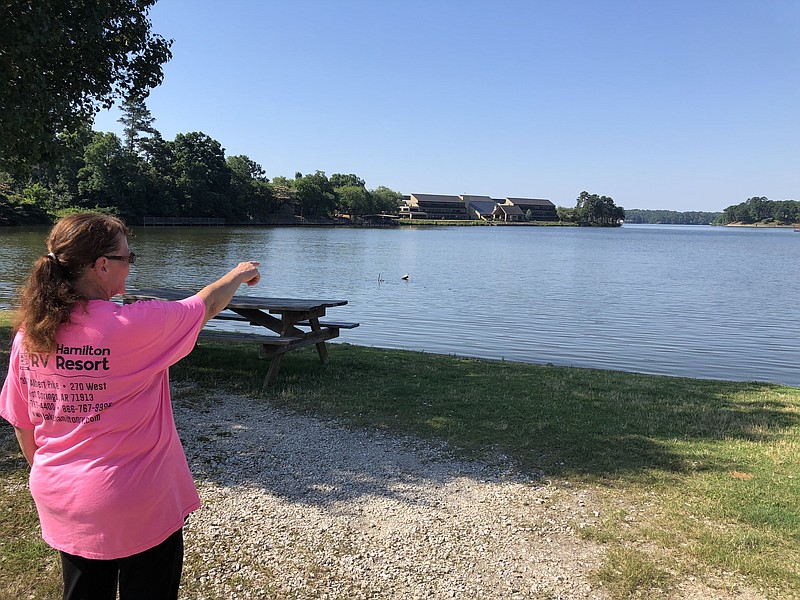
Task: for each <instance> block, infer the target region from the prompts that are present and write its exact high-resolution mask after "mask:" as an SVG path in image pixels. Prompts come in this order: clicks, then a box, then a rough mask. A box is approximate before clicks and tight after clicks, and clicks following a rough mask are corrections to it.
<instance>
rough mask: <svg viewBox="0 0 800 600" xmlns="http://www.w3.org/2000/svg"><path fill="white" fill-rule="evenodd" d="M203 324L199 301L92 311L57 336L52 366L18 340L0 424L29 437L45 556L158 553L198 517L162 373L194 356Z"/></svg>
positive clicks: (101, 304)
mask: <svg viewBox="0 0 800 600" xmlns="http://www.w3.org/2000/svg"><path fill="white" fill-rule="evenodd" d="M204 314H205V305H204V304H203V301H202V300H201V299H200V298H199V297H198V296H192V297H190V298H187V299H186V300H182V301H180V302H162V301H155V300H153V301H146V302H135V303H133V304H128V305H123V306H120V305H118V304H114V303H112V302H105V301H102V300H91V301H89V303H88V305H87V312H86V313H84V311H83V310H82V309H81V308H77V309H76V310H75V312H74V313H73V315H72V319H73V322H74V324H69V325H63V326H62V327H61V328H60V330H59V333H58V336H57V339H56V341H57V347H56V351H55V353H53V354H50V355H47V354H45V355H39V354H29V353H27V352H26V351H25V349H24V348H23V347H22V344H21V341H22V333H18V334H17V336H16V338H15V339H14V343H13V345H12V348H11V361H10V367H9V371H8V376H7V378H6V381H5V384H4V386H3V389H2V392H0V415H2V417H3V418H4V419H6V420H7V421H9V422H10V423H11V424H12V425H14V426H16V427H20V428H23V429H33V430H34V437H35V441H36V444H37V446H38V449H37V450H36V453H35V455H34V459H33V466H32V468H31V473H30V488H31V495H32V496H33V499H34V501H35V502H36V508H37V510H38V511H39V519H40V520H41V524H42V537H43V538H44V540H45V541H46V542H47V543H48V544H50V545H51V546H52V547H54V548H56V549H57V550H62V551H64V552H67V553H69V554H76V555H79V556H83V557H86V558H93V559H114V558H122V557H125V556H130V555H132V554H137V553H139V552H142V551H144V550H147V549H149V548H152V547H153V546H156V545H158V544H160V543H161V542H163V541H164V540H165V539H167V538H168V537H169V536H170V535H171V534H172V533H174V532H175V531H177V530H178V529H180V528H181V527H182V526H183V522H184V519H185V518H186V516H187V515H188V514H189V513H190V512H192V511H193V510H196V509H197V508H198V507H199V506H200V498H199V497H198V495H197V489H196V488H195V486H194V482H193V481H192V476H191V473H190V472H189V467H188V465H187V463H186V456H185V455H184V452H183V447H182V446H181V442H180V439H179V438H178V433H177V431H176V429H175V422H174V420H173V417H172V406H171V403H170V395H169V381H168V371H167V369H168V367H169V366H170V365H173V364H175V363H176V362H178V361H179V360H180V359H181V358H183V357H184V356H186V355H187V354H189V352H191V350H192V348H193V347H194V343H195V341H196V340H197V334H198V333H199V331H200V329H201V328H202V326H203V316H204Z"/></svg>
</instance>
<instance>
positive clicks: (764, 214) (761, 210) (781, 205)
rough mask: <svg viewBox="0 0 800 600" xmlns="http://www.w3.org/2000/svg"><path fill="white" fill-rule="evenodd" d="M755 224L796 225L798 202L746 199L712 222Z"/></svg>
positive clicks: (799, 217) (798, 215) (730, 207)
mask: <svg viewBox="0 0 800 600" xmlns="http://www.w3.org/2000/svg"><path fill="white" fill-rule="evenodd" d="M730 223H743V224H745V225H753V224H755V223H763V224H765V225H766V224H777V225H796V224H798V223H800V202H798V201H797V200H768V199H767V198H765V197H763V196H760V197H758V196H755V197H752V198H748V199H747V200H745V201H744V202H740V203H739V204H735V205H732V206H729V207H728V208H726V209H725V210H724V211H723V212H722V214H721V215H720V216H719V217H717V219H715V220H714V225H728V224H730Z"/></svg>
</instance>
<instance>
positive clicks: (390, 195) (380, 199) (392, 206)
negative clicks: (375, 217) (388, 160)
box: [370, 185, 403, 214]
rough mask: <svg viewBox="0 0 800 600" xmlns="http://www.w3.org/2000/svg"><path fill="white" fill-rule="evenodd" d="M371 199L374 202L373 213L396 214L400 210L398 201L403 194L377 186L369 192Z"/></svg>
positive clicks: (383, 186)
mask: <svg viewBox="0 0 800 600" xmlns="http://www.w3.org/2000/svg"><path fill="white" fill-rule="evenodd" d="M370 194H371V195H372V199H373V201H374V202H375V211H376V212H380V213H388V214H396V213H397V212H398V211H399V210H400V201H401V200H402V199H403V194H401V193H400V192H395V191H394V190H391V189H389V188H388V187H386V186H385V185H379V186H378V187H376V188H375V189H374V190H370Z"/></svg>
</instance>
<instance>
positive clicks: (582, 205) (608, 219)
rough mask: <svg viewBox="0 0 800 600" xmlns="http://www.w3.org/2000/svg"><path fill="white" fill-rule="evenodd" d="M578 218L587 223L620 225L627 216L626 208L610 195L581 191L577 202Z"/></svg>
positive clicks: (610, 225) (601, 225)
mask: <svg viewBox="0 0 800 600" xmlns="http://www.w3.org/2000/svg"><path fill="white" fill-rule="evenodd" d="M575 212H576V214H577V216H578V220H579V221H580V222H581V223H585V224H586V225H595V226H600V227H618V226H619V225H620V224H621V222H622V220H623V219H624V218H625V210H624V209H623V208H622V207H618V206H616V205H615V204H614V200H613V199H612V198H609V197H608V196H598V195H597V194H590V193H589V192H585V191H584V192H581V193H580V195H579V196H578V199H577V201H576V203H575Z"/></svg>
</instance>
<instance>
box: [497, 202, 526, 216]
mask: <svg viewBox="0 0 800 600" xmlns="http://www.w3.org/2000/svg"><path fill="white" fill-rule="evenodd" d="M497 208H499V209H500V210H502V211H503V212H504V213H506V214H507V215H523V214H524V213H523V212H522V209H521V208H520V207H519V206H514V205H513V204H498V205H497Z"/></svg>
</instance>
